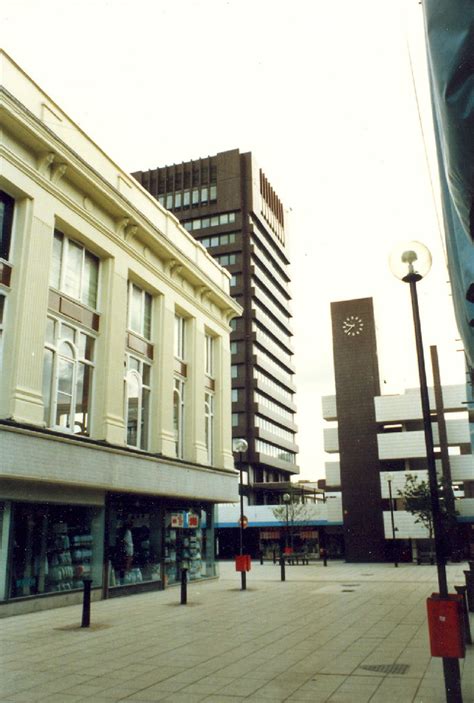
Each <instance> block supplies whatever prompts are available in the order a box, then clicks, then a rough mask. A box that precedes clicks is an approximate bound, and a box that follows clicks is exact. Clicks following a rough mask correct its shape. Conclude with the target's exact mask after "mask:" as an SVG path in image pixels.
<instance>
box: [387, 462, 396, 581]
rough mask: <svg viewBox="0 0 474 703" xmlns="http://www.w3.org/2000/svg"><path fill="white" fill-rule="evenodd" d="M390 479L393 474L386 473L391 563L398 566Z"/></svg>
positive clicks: (391, 479)
mask: <svg viewBox="0 0 474 703" xmlns="http://www.w3.org/2000/svg"><path fill="white" fill-rule="evenodd" d="M392 481H393V474H388V475H387V483H388V496H389V501H390V519H391V521H392V544H393V563H394V566H396V567H398V558H397V547H396V543H395V519H394V515H393V496H392Z"/></svg>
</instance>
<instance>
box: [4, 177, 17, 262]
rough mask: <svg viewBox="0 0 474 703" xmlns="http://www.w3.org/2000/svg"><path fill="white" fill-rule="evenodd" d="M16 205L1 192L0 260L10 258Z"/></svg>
mask: <svg viewBox="0 0 474 703" xmlns="http://www.w3.org/2000/svg"><path fill="white" fill-rule="evenodd" d="M14 203H15V201H14V200H13V198H11V197H10V196H9V195H7V194H6V193H4V192H3V190H0V259H4V260H5V261H8V259H9V256H10V244H11V238H12V223H13V206H14Z"/></svg>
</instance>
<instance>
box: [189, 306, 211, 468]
mask: <svg viewBox="0 0 474 703" xmlns="http://www.w3.org/2000/svg"><path fill="white" fill-rule="evenodd" d="M191 322H192V323H193V324H192V329H193V332H194V334H193V338H194V355H193V361H192V366H191V368H192V375H191V378H190V379H189V380H190V381H191V385H192V392H193V400H190V403H192V406H190V407H194V409H195V410H194V413H192V415H191V423H192V428H191V429H192V442H193V444H192V452H193V461H196V462H197V463H198V464H206V465H207V464H208V463H209V462H208V458H207V447H206V434H205V413H204V394H205V388H204V385H205V381H204V371H205V349H204V344H205V330H204V325H203V322H202V320H192V321H191V320H189V321H188V323H189V324H190V323H191ZM190 327H191V324H190Z"/></svg>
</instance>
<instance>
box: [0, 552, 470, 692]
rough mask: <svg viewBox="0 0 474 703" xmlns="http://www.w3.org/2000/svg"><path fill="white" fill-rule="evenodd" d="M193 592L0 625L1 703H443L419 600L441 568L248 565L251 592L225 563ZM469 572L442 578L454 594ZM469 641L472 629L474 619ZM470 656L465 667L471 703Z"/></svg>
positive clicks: (453, 570)
mask: <svg viewBox="0 0 474 703" xmlns="http://www.w3.org/2000/svg"><path fill="white" fill-rule="evenodd" d="M219 566H220V574H221V575H220V579H219V580H213V581H207V582H199V583H192V584H190V585H189V588H188V605H187V606H180V605H179V597H180V596H179V589H178V588H168V589H167V590H166V591H163V592H154V593H147V594H140V595H134V596H129V597H126V598H121V599H112V600H108V601H99V602H94V603H93V605H92V613H91V623H92V627H91V628H90V629H81V628H79V627H78V625H79V623H80V619H81V607H80V606H68V607H65V608H59V609H56V610H50V611H41V612H38V613H31V614H27V615H19V616H16V617H10V618H5V619H3V620H2V628H1V632H0V670H1V672H2V675H0V703H10V702H11V703H13V701H16V703H35V702H36V701H38V702H39V703H41V702H42V701H48V703H55V702H57V703H68V701H70V702H71V703H84V702H85V701H90V703H118V702H119V701H120V702H123V701H129V702H130V703H132V701H133V702H134V703H152V702H155V701H167V702H168V703H172V702H173V701H174V702H175V703H181V701H182V702H183V703H194V701H196V702H199V703H200V702H201V701H204V702H205V703H210V702H211V701H214V702H215V703H233V702H234V701H240V702H242V701H249V702H253V703H258V702H260V703H269V701H273V702H275V703H279V702H280V701H282V702H283V701H289V702H292V703H298V702H299V701H312V703H326V702H327V703H329V702H330V703H391V701H397V703H399V702H402V703H437V702H438V701H440V702H441V701H444V700H445V694H444V682H443V674H442V666H441V660H438V659H432V658H431V657H430V652H429V644H428V631H427V623H426V598H427V596H429V595H431V593H432V592H433V591H436V590H437V582H436V578H437V574H436V567H434V566H433V567H432V566H426V565H423V566H417V565H412V564H401V565H400V566H399V568H398V569H394V568H393V565H388V564H357V565H354V564H345V563H343V562H329V566H328V567H327V568H325V567H323V566H322V564H311V565H305V566H292V567H288V568H287V571H286V579H287V580H286V581H285V582H281V580H280V567H279V565H273V564H268V563H266V564H264V565H260V564H258V563H257V564H255V565H253V566H252V570H251V572H250V573H249V574H248V578H247V583H248V585H249V588H248V590H247V591H241V590H240V588H239V586H240V576H239V574H236V573H235V571H234V567H233V564H231V563H227V562H221V563H220V565H219ZM466 568H467V565H466V564H453V565H449V566H448V569H447V572H448V581H449V584H450V587H451V590H454V589H453V586H454V585H455V584H456V585H458V584H462V583H464V574H463V571H464V570H465V569H466ZM471 620H472V624H471V629H472V631H473V632H474V618H472V615H471ZM473 650H474V648H473V647H472V646H471V647H468V650H467V656H466V659H465V660H464V661H461V673H462V687H463V699H464V703H474V651H473Z"/></svg>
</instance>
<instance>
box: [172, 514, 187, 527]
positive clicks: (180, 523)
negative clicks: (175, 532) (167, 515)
mask: <svg viewBox="0 0 474 703" xmlns="http://www.w3.org/2000/svg"><path fill="white" fill-rule="evenodd" d="M171 527H174V528H176V527H184V513H171Z"/></svg>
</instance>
